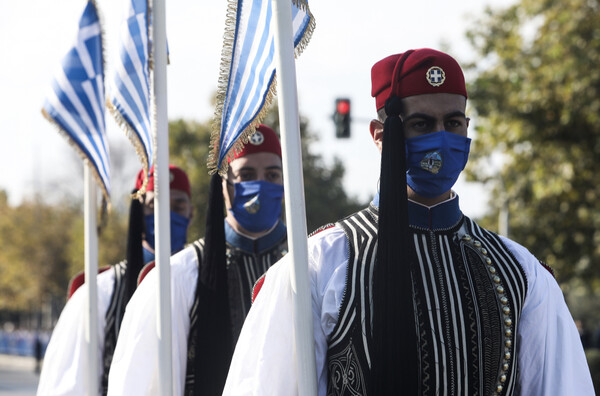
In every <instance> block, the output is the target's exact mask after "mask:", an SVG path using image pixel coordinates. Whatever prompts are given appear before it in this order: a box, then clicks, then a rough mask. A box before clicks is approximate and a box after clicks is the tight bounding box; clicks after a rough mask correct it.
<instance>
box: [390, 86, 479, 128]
mask: <svg viewBox="0 0 600 396" xmlns="http://www.w3.org/2000/svg"><path fill="white" fill-rule="evenodd" d="M466 105H467V99H466V98H465V97H464V96H462V95H456V94H448V93H441V94H425V95H415V96H409V97H407V98H403V99H402V114H401V117H402V121H403V123H404V135H405V137H406V138H407V139H408V138H411V137H416V136H421V135H426V134H428V133H433V132H439V131H446V132H452V133H456V134H457V135H461V136H465V137H466V136H467V127H468V125H469V119H468V118H467V117H466V116H465V108H466Z"/></svg>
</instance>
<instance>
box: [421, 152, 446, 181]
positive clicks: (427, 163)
mask: <svg viewBox="0 0 600 396" xmlns="http://www.w3.org/2000/svg"><path fill="white" fill-rule="evenodd" d="M441 168H442V156H441V155H440V153H438V152H437V151H432V152H430V153H427V154H425V157H423V159H422V160H421V169H423V170H426V171H427V172H431V173H433V174H434V175H435V174H436V173H438V172H439V171H440V169H441Z"/></svg>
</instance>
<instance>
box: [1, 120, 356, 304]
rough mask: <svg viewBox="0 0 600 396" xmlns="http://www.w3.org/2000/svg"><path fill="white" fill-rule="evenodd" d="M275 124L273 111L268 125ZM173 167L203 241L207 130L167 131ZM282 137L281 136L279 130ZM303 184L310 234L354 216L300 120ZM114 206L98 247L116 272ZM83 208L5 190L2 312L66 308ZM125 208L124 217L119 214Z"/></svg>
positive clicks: (120, 234) (336, 176)
mask: <svg viewBox="0 0 600 396" xmlns="http://www.w3.org/2000/svg"><path fill="white" fill-rule="evenodd" d="M267 122H268V123H269V124H271V125H276V124H277V114H276V110H274V111H273V112H271V113H270V114H269V119H268V121H267ZM169 128H170V132H169V135H170V136H169V137H170V151H171V161H170V162H171V163H174V164H176V165H178V166H180V167H182V168H183V169H185V170H186V172H187V173H188V175H189V177H190V182H191V184H192V201H193V205H194V218H193V220H192V224H191V227H190V232H189V235H188V240H189V241H192V240H194V239H197V238H199V237H201V236H202V235H204V223H205V218H206V213H205V212H206V204H207V200H208V185H209V179H210V177H209V175H208V170H207V167H206V163H207V158H208V149H209V142H210V131H211V128H210V125H209V124H208V123H198V122H193V121H184V120H177V121H173V122H171V123H170V126H169ZM276 129H277V128H276ZM302 134H303V136H305V139H304V140H303V149H304V176H305V181H304V182H305V189H306V202H307V213H308V231H311V230H312V229H314V228H316V227H317V226H319V225H321V224H324V223H327V222H330V221H335V220H337V219H339V218H341V217H343V216H345V215H347V214H349V213H351V212H353V211H355V210H358V209H359V208H360V207H361V206H362V205H358V204H357V202H356V200H354V199H351V198H348V197H347V196H346V194H345V192H344V190H343V188H342V177H343V174H344V169H343V166H342V165H341V163H340V162H339V161H337V160H336V161H334V163H333V165H332V166H331V167H328V166H326V165H325V164H324V161H323V160H322V158H321V157H320V156H318V155H314V154H312V153H310V152H309V150H308V147H309V143H314V142H315V141H316V139H315V137H314V135H311V134H310V133H309V132H308V123H307V122H306V120H302ZM126 202H127V204H126V205H123V206H121V205H119V206H118V207H117V208H115V207H114V206H113V211H112V212H111V213H110V214H109V215H108V218H107V222H106V224H105V225H104V226H103V228H102V230H101V233H100V235H99V241H98V256H99V257H98V263H99V264H98V265H99V266H105V265H111V264H116V263H117V262H119V261H121V260H123V259H124V258H125V253H126V245H127V227H128V212H127V213H126V212H124V208H125V207H126V208H127V210H128V207H129V205H128V202H129V201H128V198H126ZM82 207H83V205H82V202H81V201H80V200H73V199H63V200H62V201H58V203H53V204H49V203H46V202H44V201H43V200H42V199H41V197H36V198H35V199H32V200H28V201H24V202H23V203H21V204H19V205H18V206H14V207H13V206H10V205H9V203H8V198H7V194H6V192H4V191H2V190H0V273H1V274H2V276H1V277H0V312H3V311H4V312H9V311H10V312H17V311H29V312H33V311H38V310H39V309H40V307H42V306H45V305H47V304H49V303H51V302H56V301H58V302H59V303H60V301H64V300H63V298H64V297H65V296H66V290H67V285H68V281H69V280H70V279H71V277H72V276H73V275H75V274H76V273H78V272H81V271H83V270H84V219H83V213H82V209H81V208H82ZM119 208H121V209H119Z"/></svg>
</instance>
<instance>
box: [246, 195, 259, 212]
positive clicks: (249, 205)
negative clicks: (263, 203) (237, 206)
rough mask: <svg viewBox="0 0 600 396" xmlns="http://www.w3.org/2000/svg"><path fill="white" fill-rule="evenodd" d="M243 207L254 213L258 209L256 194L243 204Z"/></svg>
mask: <svg viewBox="0 0 600 396" xmlns="http://www.w3.org/2000/svg"><path fill="white" fill-rule="evenodd" d="M244 209H246V212H248V213H250V214H255V213H257V212H258V211H259V210H260V201H259V200H258V195H257V196H255V197H254V198H252V199H251V200H249V201H248V202H246V203H245V204H244Z"/></svg>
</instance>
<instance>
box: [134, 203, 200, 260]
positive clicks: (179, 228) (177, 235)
mask: <svg viewBox="0 0 600 396" xmlns="http://www.w3.org/2000/svg"><path fill="white" fill-rule="evenodd" d="M144 219H145V221H146V237H145V239H146V242H148V244H149V245H150V246H151V247H152V249H154V215H153V214H152V215H146V216H144ZM189 224H190V219H188V218H187V217H184V216H182V215H180V214H178V213H175V212H171V254H172V253H177V252H178V251H180V250H181V249H183V246H184V245H185V242H186V241H187V229H188V225H189Z"/></svg>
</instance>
